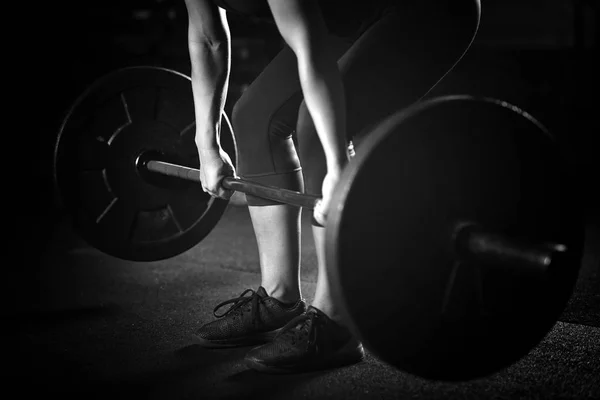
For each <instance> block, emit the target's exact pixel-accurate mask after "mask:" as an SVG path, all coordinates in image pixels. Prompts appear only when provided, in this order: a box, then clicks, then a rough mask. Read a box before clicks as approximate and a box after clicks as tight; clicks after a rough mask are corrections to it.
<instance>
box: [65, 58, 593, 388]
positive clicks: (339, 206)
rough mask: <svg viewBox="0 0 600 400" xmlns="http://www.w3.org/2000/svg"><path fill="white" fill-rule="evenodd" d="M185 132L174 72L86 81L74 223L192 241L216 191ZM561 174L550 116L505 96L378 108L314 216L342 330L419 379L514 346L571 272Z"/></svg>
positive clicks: (104, 234) (131, 252)
mask: <svg viewBox="0 0 600 400" xmlns="http://www.w3.org/2000/svg"><path fill="white" fill-rule="evenodd" d="M222 122H223V123H222V126H223V127H222V132H221V144H222V146H223V147H224V148H225V150H226V151H227V152H228V153H229V154H230V155H231V156H232V159H233V161H234V163H235V160H236V149H235V141H234V137H233V135H232V130H231V126H230V124H229V120H228V119H227V116H226V115H225V114H223V119H222ZM194 135H195V130H194V109H193V101H192V93H191V84H190V80H189V78H188V77H186V76H185V75H182V74H180V73H177V72H174V71H171V70H167V69H163V68H155V67H131V68H125V69H122V70H118V71H116V72H114V73H112V74H109V75H107V76H105V77H103V78H101V79H99V80H98V81H96V82H95V83H94V84H92V85H91V86H90V87H89V88H88V89H87V90H86V91H85V92H84V93H83V94H82V95H81V96H80V97H79V98H78V99H77V100H76V102H75V104H74V105H73V106H72V107H71V109H70V110H69V111H68V113H67V117H66V118H65V121H64V123H63V125H62V127H61V130H60V133H59V136H58V140H57V143H56V147H55V158H54V160H55V165H54V171H55V172H54V176H55V182H56V187H57V189H58V192H59V194H60V198H61V199H62V202H63V203H64V205H65V206H66V207H67V208H68V209H69V210H71V211H72V214H73V222H74V225H75V227H76V229H77V230H78V231H79V232H80V234H81V236H82V237H83V238H84V239H85V240H86V241H88V242H89V243H90V244H91V245H93V246H95V247H96V248H98V249H100V250H101V251H103V252H106V253H108V254H110V255H113V256H116V257H120V258H124V259H128V260H135V261H150V260H158V259H164V258H168V257H172V256H174V255H177V254H180V253H182V252H184V251H186V250H188V249H189V248H191V247H192V246H194V245H195V244H197V243H198V242H200V241H201V240H202V239H203V238H204V237H205V236H206V235H207V234H208V233H209V232H210V231H211V229H212V228H213V227H214V226H215V225H216V223H217V221H218V220H219V218H220V217H221V215H222V213H223V211H224V210H225V207H226V205H227V201H224V200H221V199H213V198H211V197H210V196H208V195H207V194H206V193H204V192H203V191H202V188H201V185H198V184H196V183H197V182H198V181H199V171H198V170H197V169H196V167H197V166H198V155H197V151H196V146H195V142H194ZM174 177H175V178H174ZM571 178H572V173H571V170H570V168H569V166H568V163H567V162H565V160H564V157H563V156H562V155H561V153H560V148H559V146H557V144H556V143H555V141H554V140H553V138H552V137H551V136H550V135H549V134H548V132H547V131H546V129H544V127H543V126H542V125H541V124H539V122H537V121H536V120H535V119H534V118H533V117H531V116H530V115H528V114H527V113H525V112H523V111H522V110H520V109H518V108H516V107H514V106H512V105H510V104H507V103H504V102H502V101H499V100H495V99H475V98H473V97H470V96H447V97H439V98H434V99H430V100H425V101H421V102H419V103H417V104H415V105H413V106H411V107H409V108H407V109H405V110H401V111H398V112H397V113H395V114H394V115H391V116H390V117H388V118H386V119H385V120H384V121H382V122H381V123H379V124H378V125H377V126H376V127H375V128H374V129H373V131H372V132H371V133H370V134H369V135H368V136H367V138H366V139H365V140H363V142H362V143H361V144H360V146H359V148H358V150H357V154H356V156H355V157H354V158H353V159H352V161H351V162H350V163H348V165H347V167H346V169H345V170H344V172H343V174H342V177H341V180H340V183H339V185H338V186H337V188H336V191H335V194H334V196H333V198H332V203H331V204H332V206H331V208H330V211H329V216H328V222H327V226H326V247H327V249H326V257H327V263H328V273H329V275H330V280H331V283H332V287H333V288H332V290H333V292H334V293H333V294H334V297H335V300H336V302H337V303H338V304H340V305H341V308H342V310H343V312H344V314H345V317H346V320H347V321H348V323H349V324H350V326H351V329H352V330H353V332H354V333H355V334H356V335H357V336H358V337H359V338H360V340H362V342H363V343H364V345H365V346H366V348H367V349H369V350H370V351H372V352H373V353H374V354H375V355H376V356H378V357H379V358H380V359H382V360H383V361H385V362H388V363H390V364H392V365H394V366H396V367H398V368H399V369H402V370H404V371H407V372H410V373H413V374H416V375H420V376H423V377H425V378H429V379H438V380H450V381H456V380H467V379H473V378H477V377H482V376H485V375H488V374H491V373H494V372H496V371H499V370H500V369H502V368H505V367H507V366H509V365H511V364H512V363H514V362H516V361H517V360H519V359H520V358H521V357H523V356H524V355H526V354H527V353H528V352H529V351H530V350H531V349H532V348H533V347H534V346H536V345H537V343H539V341H540V340H541V339H542V338H543V337H544V335H545V334H546V333H547V332H548V331H549V329H550V328H551V327H552V326H553V324H554V323H555V322H556V320H557V319H558V317H559V315H560V313H561V312H562V310H563V308H564V307H565V305H566V303H567V301H568V299H569V297H570V295H571V293H572V290H573V287H574V284H575V281H576V279H577V274H578V270H579V266H580V262H581V256H582V246H583V228H582V227H583V224H582V220H581V216H580V214H579V211H580V208H578V207H577V202H578V198H577V195H576V193H577V192H576V190H575V189H576V188H575V187H574V186H573V182H574V180H573V179H571ZM223 185H224V186H225V187H226V188H229V189H234V190H238V191H241V192H245V193H251V194H253V195H256V196H261V197H266V198H270V199H273V200H276V201H279V202H282V203H288V204H293V205H296V206H301V207H308V208H311V207H313V206H314V204H315V202H316V201H318V200H319V199H318V197H315V196H311V195H307V194H303V193H297V192H292V191H287V190H282V189H279V188H273V187H270V186H264V185H259V184H257V183H254V182H250V181H246V180H243V179H239V178H226V179H225V180H224V182H223Z"/></svg>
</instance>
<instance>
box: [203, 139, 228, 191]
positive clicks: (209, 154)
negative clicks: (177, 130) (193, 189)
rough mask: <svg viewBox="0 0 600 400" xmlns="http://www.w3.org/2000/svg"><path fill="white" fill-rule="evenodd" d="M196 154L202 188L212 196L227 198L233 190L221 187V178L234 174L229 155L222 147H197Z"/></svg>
mask: <svg viewBox="0 0 600 400" xmlns="http://www.w3.org/2000/svg"><path fill="white" fill-rule="evenodd" d="M198 156H199V158H200V181H201V182H202V190H204V191H205V192H206V193H208V194H210V195H211V196H212V197H218V198H220V199H225V200H228V199H229V198H230V197H231V196H232V195H233V193H234V191H233V190H228V189H225V188H224V187H223V185H222V182H223V178H225V177H228V176H235V168H234V167H233V163H232V162H231V158H230V157H229V155H228V154H227V153H226V152H225V150H223V149H222V148H218V149H201V148H198Z"/></svg>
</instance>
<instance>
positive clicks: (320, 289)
mask: <svg viewBox="0 0 600 400" xmlns="http://www.w3.org/2000/svg"><path fill="white" fill-rule="evenodd" d="M312 230H313V236H314V238H315V248H316V254H317V265H318V274H317V288H316V290H315V298H314V300H313V302H312V305H313V306H314V307H316V308H318V309H319V310H321V311H323V312H324V313H325V314H327V316H328V317H329V318H331V319H332V320H334V321H337V322H339V321H341V319H342V317H341V313H340V312H339V308H338V307H337V305H336V304H335V303H334V301H333V298H332V297H331V289H330V286H329V279H328V277H327V271H326V269H325V268H326V265H325V228H321V227H318V226H313V229H312Z"/></svg>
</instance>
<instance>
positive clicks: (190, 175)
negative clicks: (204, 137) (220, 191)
mask: <svg viewBox="0 0 600 400" xmlns="http://www.w3.org/2000/svg"><path fill="white" fill-rule="evenodd" d="M144 165H145V167H146V169H148V170H149V171H152V172H157V173H159V174H163V175H168V176H173V177H177V178H180V179H185V180H188V181H193V182H197V183H200V170H199V169H196V168H190V167H184V166H182V165H177V164H172V163H168V162H165V161H158V160H148V161H146V162H144ZM222 185H223V187H224V188H225V189H230V190H235V191H238V192H242V193H246V194H250V195H253V196H256V197H261V198H265V199H269V200H273V201H276V202H279V203H284V204H289V205H292V206H296V207H304V208H309V209H313V208H315V206H316V204H317V202H318V201H319V200H321V198H320V197H318V196H313V195H309V194H305V193H300V192H296V191H293V190H287V189H282V188H278V187H275V186H269V185H264V184H261V183H258V182H253V181H249V180H246V179H241V178H234V177H226V178H224V179H223V182H222Z"/></svg>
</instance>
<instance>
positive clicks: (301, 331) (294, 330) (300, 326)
mask: <svg viewBox="0 0 600 400" xmlns="http://www.w3.org/2000/svg"><path fill="white" fill-rule="evenodd" d="M323 322H324V321H322V318H321V316H320V315H319V314H318V313H316V312H307V313H304V314H301V315H298V316H297V317H295V318H294V319H292V320H291V321H290V322H288V323H287V324H285V325H284V326H283V328H281V330H280V331H279V332H278V333H277V337H290V336H291V340H292V345H295V344H296V340H297V339H302V338H303V337H304V336H306V337H308V338H309V343H308V346H309V347H310V346H311V345H312V343H315V342H316V340H317V334H316V330H315V329H313V337H312V340H311V338H310V328H311V327H314V326H315V323H323Z"/></svg>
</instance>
